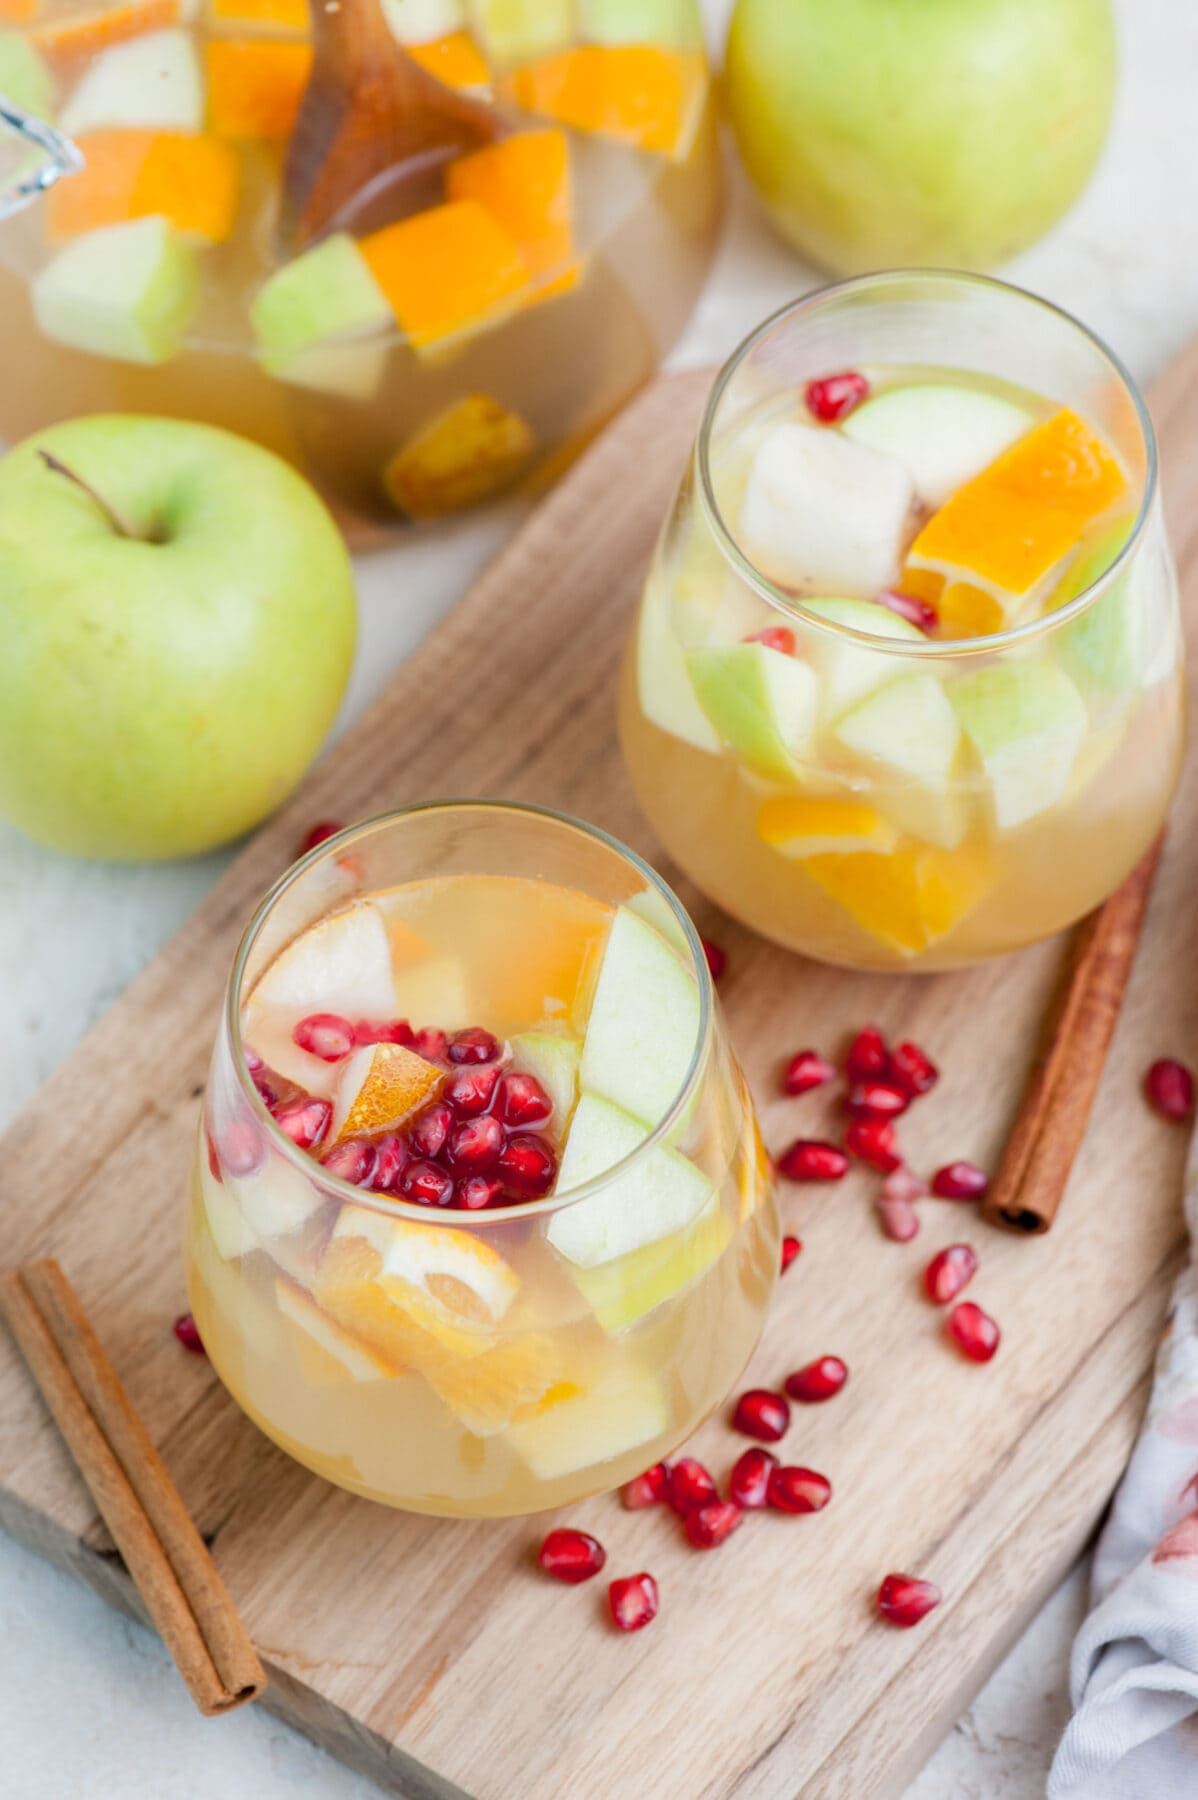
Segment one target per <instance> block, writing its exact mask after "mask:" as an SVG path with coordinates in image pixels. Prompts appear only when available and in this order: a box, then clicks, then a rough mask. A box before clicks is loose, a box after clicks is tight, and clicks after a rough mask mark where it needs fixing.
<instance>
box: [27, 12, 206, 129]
mask: <svg viewBox="0 0 1198 1800" xmlns="http://www.w3.org/2000/svg"><path fill="white" fill-rule="evenodd" d="M203 122H204V89H203V82H202V80H201V77H200V65H199V62H198V60H197V58H196V53H195V46H194V43H193V40H192V37H191V34H190V33H189V32H186V31H180V30H177V29H176V30H170V31H154V32H150V33H149V34H148V35H147V36H146V37H141V38H133V39H131V40H130V42H129V43H127V44H114V45H113V47H112V49H111V50H105V51H104V53H103V55H101V56H98V57H97V58H96V60H95V62H94V63H93V64H92V65H91V67H90V68H89V69H88V70H87V71H86V73H85V74H84V75H83V78H82V79H81V80H80V82H79V84H78V86H77V87H76V88H75V90H74V92H73V93H72V95H71V97H70V99H69V100H68V101H67V103H66V105H65V106H64V107H63V109H62V116H61V118H60V120H59V124H60V125H61V127H62V129H63V131H65V132H66V133H67V134H68V136H70V137H78V136H79V134H80V133H81V132H87V131H95V130H96V129H97V127H99V126H103V125H125V126H141V127H144V128H157V129H160V130H167V131H198V130H199V129H200V127H201V125H202V124H203Z"/></svg>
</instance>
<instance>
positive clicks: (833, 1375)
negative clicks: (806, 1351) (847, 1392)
mask: <svg viewBox="0 0 1198 1800" xmlns="http://www.w3.org/2000/svg"><path fill="white" fill-rule="evenodd" d="M848 1378H849V1369H848V1364H847V1363H845V1362H842V1361H841V1359H840V1357H839V1356H817V1357H816V1359H815V1361H814V1362H809V1363H807V1364H806V1365H805V1366H804V1367H803V1368H801V1369H796V1370H795V1372H794V1374H793V1375H788V1376H787V1377H786V1382H785V1387H786V1391H787V1393H788V1394H789V1395H790V1397H791V1399H792V1400H801V1401H802V1402H803V1403H804V1405H806V1406H814V1405H816V1404H817V1403H818V1402H819V1401H822V1400H830V1399H831V1398H832V1396H833V1395H834V1394H838V1393H839V1392H840V1390H841V1388H842V1387H843V1386H844V1384H845V1382H846V1381H847V1380H848Z"/></svg>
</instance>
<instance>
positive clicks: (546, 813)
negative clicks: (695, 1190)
mask: <svg viewBox="0 0 1198 1800" xmlns="http://www.w3.org/2000/svg"><path fill="white" fill-rule="evenodd" d="M475 811H477V812H491V813H510V814H514V815H516V816H517V817H523V818H534V819H541V820H546V821H548V822H549V823H550V824H551V825H554V826H561V827H564V828H565V829H566V830H568V831H572V832H576V833H577V834H578V835H580V836H582V837H585V838H590V839H591V840H592V841H593V842H595V843H599V844H602V845H603V846H604V847H605V848H607V849H608V850H611V851H614V852H615V854H616V855H617V856H618V857H620V858H621V860H622V861H624V862H625V863H628V864H630V865H631V866H632V868H633V869H634V870H635V871H636V872H637V873H638V874H639V875H642V876H643V877H644V878H645V880H646V883H647V884H648V886H649V887H650V888H651V889H653V890H655V891H656V892H657V893H658V894H659V895H660V896H661V898H662V899H663V900H664V901H665V902H666V904H667V906H668V907H669V909H670V912H671V913H672V915H673V917H674V918H675V920H676V921H677V923H678V925H679V927H680V929H681V931H682V935H683V938H684V940H685V942H686V947H687V950H688V951H689V953H690V958H691V962H692V964H693V966H694V975H695V981H696V985H697V988H698V993H699V1022H698V1026H697V1028H696V1033H695V1043H694V1048H693V1049H692V1051H691V1057H690V1062H689V1063H688V1065H687V1070H686V1074H685V1075H684V1076H683V1079H682V1085H681V1087H680V1088H679V1090H678V1092H677V1094H676V1095H675V1096H674V1099H673V1101H672V1102H671V1104H670V1106H669V1108H668V1110H667V1111H666V1113H665V1114H664V1116H663V1117H662V1118H661V1119H660V1120H659V1121H658V1123H657V1124H656V1125H655V1126H654V1127H653V1129H652V1131H650V1132H649V1133H648V1135H647V1136H646V1137H644V1138H643V1139H642V1140H641V1142H640V1143H639V1144H637V1145H636V1146H635V1148H634V1149H632V1150H630V1151H629V1152H628V1154H627V1156H624V1157H622V1158H621V1159H620V1161H619V1162H616V1163H612V1164H611V1166H610V1167H609V1168H607V1169H604V1170H603V1171H602V1172H601V1173H600V1174H598V1175H594V1176H592V1177H591V1179H590V1180H589V1181H585V1182H583V1183H581V1184H580V1185H579V1186H578V1187H573V1188H569V1189H567V1190H566V1192H565V1193H562V1194H547V1195H545V1197H544V1198H543V1199H541V1200H527V1201H522V1202H519V1203H518V1204H516V1205H513V1206H494V1207H484V1208H481V1209H480V1210H478V1211H476V1212H471V1211H468V1210H466V1209H465V1208H461V1207H450V1206H446V1207H431V1206H421V1205H419V1204H418V1203H417V1202H416V1201H413V1200H405V1199H403V1198H402V1196H400V1195H392V1194H380V1193H376V1192H375V1191H374V1190H373V1189H372V1188H361V1187H355V1186H353V1184H352V1183H350V1182H348V1181H343V1180H342V1179H341V1178H340V1176H337V1175H328V1174H325V1173H323V1165H322V1164H321V1163H319V1162H317V1161H316V1160H315V1158H314V1157H312V1156H310V1155H309V1154H308V1153H307V1151H305V1150H301V1149H300V1147H299V1145H298V1144H296V1143H295V1142H294V1140H293V1139H291V1138H290V1137H288V1135H287V1133H286V1132H285V1131H281V1130H280V1129H279V1126H278V1125H277V1124H276V1122H275V1120H274V1119H273V1118H272V1116H271V1114H270V1112H269V1110H268V1108H267V1106H266V1103H265V1101H264V1100H263V1098H262V1096H261V1094H260V1093H259V1092H258V1090H257V1088H256V1087H255V1086H254V1082H253V1079H252V1077H251V1075H250V1070H249V1065H248V1063H247V1062H246V1059H245V1045H244V1043H243V1041H242V1036H241V1005H240V996H241V989H242V984H243V982H244V979H245V968H246V963H247V961H248V959H249V955H250V952H251V951H252V949H253V947H254V944H255V943H256V942H257V939H258V936H259V933H260V932H261V930H262V927H263V926H264V925H265V924H266V921H267V919H268V918H269V917H270V916H271V914H272V912H273V911H274V908H275V906H276V905H277V904H278V902H279V901H280V900H281V899H282V897H283V895H284V894H285V893H286V892H287V891H288V890H289V889H290V888H291V887H292V886H293V884H294V883H295V882H296V881H298V880H299V878H300V877H301V876H302V875H303V874H305V873H306V872H307V870H309V869H311V868H313V867H315V865H316V864H317V863H319V862H323V861H324V860H326V858H330V857H331V858H333V859H334V860H335V859H336V857H337V856H339V855H344V854H345V852H346V850H347V849H350V848H352V846H353V845H355V844H358V843H360V842H361V841H362V839H363V838H364V837H367V836H369V835H371V834H373V833H375V832H378V831H381V830H383V829H385V828H387V827H389V826H393V825H396V824H399V823H401V822H402V821H404V820H407V819H413V818H417V817H420V816H423V815H425V814H430V813H438V812H443V813H459V814H460V813H463V812H475ZM417 879H420V878H419V877H417ZM361 897H363V898H364V897H365V896H361ZM334 910H337V909H334ZM322 916H325V917H327V916H328V915H327V914H326V915H322ZM304 929H305V930H307V929H309V927H307V926H305V927H304ZM300 935H302V934H301V933H296V937H298V936H300ZM287 941H288V943H293V942H294V941H295V938H289V939H288V940H287ZM713 1002H714V985H713V983H712V979H711V971H710V969H709V968H708V964H707V958H706V955H705V954H704V951H703V945H702V941H701V939H700V937H699V934H698V932H697V931H696V930H695V927H694V925H693V924H692V922H691V919H690V916H689V914H688V913H687V910H686V908H685V907H684V906H683V904H682V902H681V900H679V898H678V896H677V895H676V894H675V893H674V891H673V889H672V888H671V887H670V885H669V883H668V882H667V881H665V880H663V878H662V877H661V876H660V875H659V874H658V873H657V871H656V869H654V868H653V867H652V866H651V864H649V863H647V862H646V861H645V859H644V858H643V857H642V856H638V854H637V852H636V851H635V850H633V849H630V847H629V846H628V845H627V844H625V843H623V842H622V841H621V840H620V839H619V838H617V837H613V836H612V834H611V833H610V832H607V831H604V830H603V828H602V827H601V826H599V825H591V824H589V823H587V821H586V820H583V819H578V818H575V817H574V816H573V814H571V813H564V812H559V811H558V810H557V809H556V808H554V807H551V806H536V805H534V804H532V803H530V802H526V801H522V800H472V799H465V798H463V799H448V800H421V801H415V802H413V804H412V805H410V806H401V807H395V808H393V809H392V810H391V811H390V812H385V813H375V814H373V815H372V816H371V817H370V818H368V819H363V820H360V821H359V822H358V823H357V824H354V825H347V826H346V827H345V828H344V830H342V831H339V832H337V834H336V835H335V836H334V837H330V838H325V839H323V840H322V841H321V842H320V843H319V844H317V845H315V846H314V847H313V848H312V849H311V850H309V851H307V852H306V853H305V854H304V855H303V856H301V857H299V858H298V859H297V860H296V861H295V862H294V863H292V864H291V865H290V866H289V867H288V868H287V869H285V870H284V871H283V873H282V875H280V876H279V878H278V879H277V880H276V881H275V882H274V883H273V885H272V886H271V887H270V889H269V890H268V891H267V893H266V894H265V895H264V896H263V898H262V899H261V900H260V901H259V903H258V905H257V906H256V907H255V909H254V912H253V914H252V916H251V918H250V921H249V924H248V925H247V926H246V928H245V930H244V931H243V932H242V935H241V939H240V941H239V943H238V946H237V950H236V952H235V954H234V957H233V964H232V968H231V970H230V973H229V980H228V985H227V988H226V992H225V1003H224V1012H223V1024H224V1027H225V1029H226V1031H227V1032H228V1034H229V1043H230V1047H231V1050H232V1059H233V1071H234V1074H235V1076H236V1079H237V1083H238V1086H239V1088H240V1089H241V1092H242V1096H243V1098H244V1099H246V1100H247V1101H248V1102H249V1105H250V1108H251V1110H252V1112H253V1113H254V1116H255V1118H256V1119H257V1122H258V1124H259V1126H261V1127H264V1128H265V1131H266V1136H267V1141H268V1142H269V1143H270V1145H271V1146H272V1148H273V1149H274V1150H275V1151H276V1152H277V1153H278V1154H280V1155H281V1156H283V1157H284V1159H285V1160H286V1161H287V1162H289V1163H291V1164H292V1165H293V1166H294V1167H295V1168H297V1169H299V1170H301V1171H302V1172H303V1173H304V1174H305V1175H306V1176H307V1178H308V1179H309V1180H310V1181H315V1182H316V1184H317V1185H318V1186H319V1187H321V1188H324V1189H326V1190H327V1191H328V1192H329V1193H330V1194H332V1195H335V1196H336V1197H337V1198H338V1199H339V1200H342V1201H344V1202H349V1203H352V1204H354V1205H357V1206H369V1207H371V1208H373V1209H374V1210H375V1211H377V1212H379V1213H382V1214H384V1215H387V1216H390V1217H392V1218H399V1219H405V1220H414V1221H418V1222H419V1223H420V1224H422V1225H428V1226H452V1227H454V1228H455V1229H457V1228H461V1227H476V1226H484V1227H485V1228H487V1229H491V1228H493V1227H496V1226H499V1225H504V1224H510V1223H511V1222H512V1221H513V1220H519V1219H527V1218H543V1217H545V1216H546V1215H548V1214H551V1213H556V1212H558V1211H560V1210H561V1209H562V1208H564V1207H567V1206H575V1205H577V1204H578V1203H579V1202H581V1201H583V1200H587V1199H590V1198H591V1197H592V1196H593V1195H595V1194H598V1193H601V1192H602V1191H603V1190H604V1189H605V1188H607V1187H609V1186H610V1185H611V1183H612V1182H613V1181H615V1180H620V1179H623V1178H624V1176H626V1175H627V1174H629V1173H630V1172H631V1171H632V1170H633V1169H634V1168H635V1167H636V1165H637V1163H638V1162H639V1161H640V1160H641V1159H642V1158H643V1157H644V1156H645V1155H646V1154H647V1153H648V1152H649V1151H650V1150H653V1149H655V1148H656V1147H657V1146H658V1145H659V1144H660V1143H661V1142H662V1140H663V1139H664V1138H665V1137H667V1135H668V1134H669V1132H670V1130H671V1128H672V1127H673V1126H674V1125H675V1124H677V1122H678V1121H679V1120H680V1119H681V1118H682V1116H683V1115H684V1113H685V1112H686V1110H687V1108H688V1107H689V1105H690V1103H691V1099H692V1096H693V1093H694V1090H695V1087H696V1086H697V1084H698V1082H699V1080H700V1078H701V1076H702V1074H703V1071H704V1068H705V1066H706V1062H707V1050H708V1046H709V1043H710V1041H711V1036H712V1028H713V1025H714V1020H715V1011H714V1004H713Z"/></svg>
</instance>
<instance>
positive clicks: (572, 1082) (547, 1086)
mask: <svg viewBox="0 0 1198 1800" xmlns="http://www.w3.org/2000/svg"><path fill="white" fill-rule="evenodd" d="M581 1059H582V1044H581V1043H580V1041H579V1040H578V1038H576V1037H558V1036H556V1035H555V1034H554V1033H552V1032H549V1031H524V1032H521V1033H519V1035H518V1036H516V1037H514V1038H513V1039H512V1060H513V1062H514V1063H515V1066H516V1067H517V1068H518V1069H522V1070H523V1071H524V1072H525V1073H526V1074H528V1075H531V1076H533V1077H534V1079H535V1080H537V1081H539V1082H540V1084H541V1086H542V1087H543V1088H544V1090H545V1092H546V1093H547V1094H548V1096H549V1098H550V1100H551V1101H552V1103H553V1113H552V1119H553V1123H554V1128H555V1130H556V1131H557V1132H559V1133H560V1132H561V1131H562V1129H563V1128H564V1126H565V1123H566V1120H567V1119H568V1118H569V1117H570V1114H571V1113H572V1112H573V1111H574V1102H575V1100H576V1099H577V1097H578V1065H579V1062H580V1061H581Z"/></svg>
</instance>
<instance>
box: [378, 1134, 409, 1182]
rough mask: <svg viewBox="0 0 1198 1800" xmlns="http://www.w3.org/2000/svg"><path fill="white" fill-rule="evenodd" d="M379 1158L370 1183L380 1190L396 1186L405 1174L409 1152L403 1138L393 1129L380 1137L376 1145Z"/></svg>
mask: <svg viewBox="0 0 1198 1800" xmlns="http://www.w3.org/2000/svg"><path fill="white" fill-rule="evenodd" d="M376 1150H377V1152H378V1158H377V1161H376V1162H375V1165H374V1174H373V1176H372V1177H371V1181H370V1185H371V1187H372V1188H375V1189H376V1190H378V1191H380V1192H386V1191H387V1190H388V1189H391V1188H394V1186H395V1184H396V1182H397V1181H398V1180H399V1177H400V1176H401V1175H402V1174H403V1171H404V1169H405V1167H406V1166H407V1161H408V1152H407V1149H406V1147H405V1145H404V1144H403V1142H402V1140H401V1139H400V1138H398V1137H396V1135H395V1133H394V1132H393V1131H390V1132H388V1133H387V1135H386V1137H382V1138H380V1139H379V1141H378V1144H377V1145H376Z"/></svg>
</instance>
